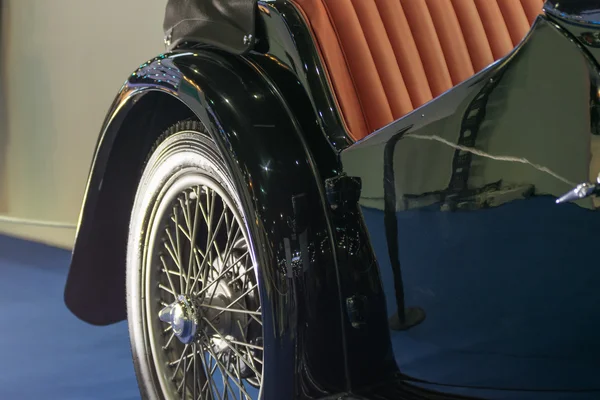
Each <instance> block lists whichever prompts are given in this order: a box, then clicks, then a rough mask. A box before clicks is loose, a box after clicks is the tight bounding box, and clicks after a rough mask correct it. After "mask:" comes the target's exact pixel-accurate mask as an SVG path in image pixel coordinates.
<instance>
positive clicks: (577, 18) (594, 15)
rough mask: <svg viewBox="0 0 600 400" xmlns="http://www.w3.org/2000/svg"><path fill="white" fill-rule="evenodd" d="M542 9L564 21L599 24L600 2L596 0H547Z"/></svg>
mask: <svg viewBox="0 0 600 400" xmlns="http://www.w3.org/2000/svg"><path fill="white" fill-rule="evenodd" d="M544 11H546V13H547V14H550V15H553V16H556V17H559V18H561V19H564V20H565V21H569V22H575V23H579V24H585V25H588V24H589V25H600V4H599V3H598V2H597V1H596V0H547V1H546V3H545V4H544Z"/></svg>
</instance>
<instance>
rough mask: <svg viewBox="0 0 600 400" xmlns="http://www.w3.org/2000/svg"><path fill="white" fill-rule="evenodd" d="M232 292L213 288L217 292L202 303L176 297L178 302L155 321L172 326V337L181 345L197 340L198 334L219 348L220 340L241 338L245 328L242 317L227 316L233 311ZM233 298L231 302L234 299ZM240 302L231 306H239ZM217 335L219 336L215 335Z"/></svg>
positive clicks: (160, 313) (220, 284) (219, 287)
mask: <svg viewBox="0 0 600 400" xmlns="http://www.w3.org/2000/svg"><path fill="white" fill-rule="evenodd" d="M232 295H233V296H235V297H237V296H238V295H239V293H237V292H233V294H232V292H231V289H230V288H229V287H227V285H225V284H224V283H222V282H220V283H218V284H217V285H216V290H215V291H214V292H213V293H212V295H211V296H207V297H204V298H202V299H191V298H189V297H188V296H184V295H178V296H177V301H175V302H173V303H171V304H169V305H167V306H165V307H164V308H163V309H161V310H160V312H159V313H158V318H159V319H160V320H161V321H163V322H166V323H168V324H169V325H171V328H172V329H173V333H175V336H176V337H177V339H179V341H180V342H181V343H184V344H189V343H191V342H193V341H194V340H196V339H197V338H198V336H199V333H200V331H201V330H202V331H204V332H205V333H206V334H207V335H208V336H209V337H211V336H212V337H213V342H214V343H215V344H217V347H218V348H220V347H223V349H224V346H219V345H218V344H219V343H220V342H221V341H222V340H221V337H222V338H232V339H239V338H241V337H242V336H243V331H242V330H240V328H241V327H244V326H246V323H247V320H246V318H245V316H244V315H243V314H242V315H233V316H232V313H230V312H227V310H228V309H230V308H231V307H232V304H231V303H232V302H231V300H232V298H231V297H232ZM235 297H234V298H235ZM239 304H240V303H239V301H238V302H237V303H236V304H234V305H233V306H234V307H236V306H239ZM215 331H216V332H218V334H217V333H216V332H215Z"/></svg>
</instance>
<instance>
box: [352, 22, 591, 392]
mask: <svg viewBox="0 0 600 400" xmlns="http://www.w3.org/2000/svg"><path fill="white" fill-rule="evenodd" d="M598 76H599V71H598V69H597V67H596V65H595V64H594V62H593V61H591V60H590V59H589V58H588V57H586V56H585V55H584V53H583V52H582V51H581V50H580V49H579V48H578V47H577V46H575V45H574V44H573V42H572V41H571V40H570V38H569V37H568V36H566V34H564V33H563V32H561V31H560V30H558V29H557V28H556V27H555V25H553V24H551V23H549V22H547V21H546V20H544V19H539V20H538V22H537V23H536V24H535V25H534V27H533V29H532V32H531V33H530V35H529V36H528V37H527V38H526V39H525V40H524V42H523V43H522V44H521V45H520V46H519V47H518V48H517V49H516V50H515V52H513V53H512V54H511V55H509V56H508V57H507V58H505V59H504V60H501V61H499V62H498V63H496V64H494V65H492V66H491V67H489V68H488V69H486V70H484V71H482V72H481V73H479V74H477V75H476V76H474V77H473V78H472V79H470V80H468V81H466V82H465V83H463V84H461V85H459V86H457V87H455V88H454V89H452V90H451V91H449V92H447V93H445V94H444V95H442V96H441V97H439V98H437V99H435V100H434V101H433V102H431V103H429V104H426V105H425V106H423V107H421V108H420V109H418V110H416V111H415V112H413V113H412V114H409V115H408V116H406V117H404V118H403V119H401V120H399V121H396V122H395V123H393V124H391V125H389V126H387V127H385V128H383V129H381V130H380V131H378V132H376V133H375V134H373V135H371V136H369V137H367V138H366V139H365V140H363V141H361V142H358V143H357V144H355V145H353V146H352V147H350V148H349V149H347V150H346V151H344V152H343V153H342V163H343V166H344V171H345V172H346V173H347V174H348V175H350V176H357V177H360V178H361V179H362V193H361V199H360V205H361V209H362V213H363V216H364V219H365V223H366V226H367V228H368V230H369V234H370V237H371V241H372V245H373V247H374V250H375V252H376V255H377V260H378V264H379V268H380V274H381V277H382V284H383V287H384V290H385V293H386V301H387V313H388V315H389V316H390V318H392V317H393V315H394V314H395V313H396V311H397V309H398V305H400V308H404V309H408V310H411V314H407V317H408V324H409V325H410V322H411V321H410V319H411V318H412V315H413V314H412V312H413V311H414V308H411V307H418V308H420V309H422V310H423V311H424V313H425V319H424V320H423V321H422V322H420V323H417V324H416V325H415V326H412V327H410V328H409V329H406V330H402V331H397V330H392V332H391V336H392V343H393V347H394V353H395V357H396V361H397V363H398V366H399V368H400V370H401V372H402V373H404V374H406V375H408V376H410V377H412V378H416V379H420V380H423V381H427V382H431V383H435V384H443V385H451V386H454V385H455V386H457V387H456V388H452V387H447V386H446V387H443V390H444V391H455V392H457V393H458V392H459V393H463V394H472V395H477V394H478V393H479V394H481V393H483V391H482V392H481V393H480V392H479V391H478V390H475V389H472V390H468V389H465V388H469V387H470V388H488V389H502V391H498V392H496V391H494V390H491V392H490V391H489V390H488V391H485V397H486V398H495V396H496V397H498V396H499V397H498V398H506V397H503V396H506V395H507V393H508V392H506V390H516V391H518V390H533V391H534V392H532V393H531V394H530V395H528V397H527V398H533V397H536V398H538V396H540V397H539V398H555V397H554V396H558V395H559V394H560V393H552V391H559V392H563V393H562V394H560V395H561V396H563V397H560V398H571V397H564V396H567V393H568V392H569V391H574V390H579V391H581V390H587V391H590V392H588V394H590V395H591V393H592V392H591V391H594V390H598V391H600V383H598V379H597V377H598V376H599V374H600V361H599V360H600V341H599V340H598V335H599V333H600V310H599V309H600V291H599V290H598V284H599V283H600V268H599V266H598V262H597V260H596V257H595V251H596V248H597V243H599V241H600V232H599V230H598V227H599V226H600V213H598V212H597V210H596V208H597V206H598V205H599V204H600V203H599V202H597V201H595V200H592V199H584V200H580V201H578V202H576V203H567V204H560V205H557V204H555V200H556V198H557V197H559V196H561V195H562V194H564V193H565V192H567V191H569V190H571V189H572V188H573V187H574V186H575V185H577V184H578V183H581V182H589V181H595V180H596V176H597V175H598V173H599V172H600V152H599V146H600V145H599V143H600V141H599V139H598V136H596V135H594V134H592V132H593V133H598V132H600V131H599V130H598V126H597V125H596V124H597V121H596V118H593V117H591V115H592V111H594V110H595V109H596V107H597V106H598V97H599V96H600V91H599V90H600V86H599V85H598ZM394 244H396V246H394ZM396 247H397V251H396ZM395 284H396V285H398V284H399V285H400V287H401V289H403V291H404V295H403V296H402V295H401V291H399V290H397V289H396V288H395ZM397 293H399V294H400V296H399V297H400V299H399V298H398V296H396V294H397ZM416 321H417V322H418V319H416ZM433 387H434V388H437V389H438V390H440V388H442V386H439V385H434V386H433ZM460 387H462V388H460ZM535 391H540V392H535ZM490 393H491V394H490ZM494 393H496V394H494ZM534 394H535V396H534ZM572 394H573V395H575V393H572ZM584 394H585V393H584ZM581 395H582V393H579V394H578V397H577V398H582V397H579V396H581ZM511 398H512V397H511ZM573 398H575V397H573Z"/></svg>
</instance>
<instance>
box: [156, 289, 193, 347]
mask: <svg viewBox="0 0 600 400" xmlns="http://www.w3.org/2000/svg"><path fill="white" fill-rule="evenodd" d="M158 318H160V320H161V321H162V322H166V323H168V324H171V329H173V332H174V333H175V336H177V339H179V341H180V342H181V343H184V344H188V343H191V342H193V341H194V340H195V339H196V331H197V330H198V316H197V314H196V308H195V307H194V306H193V304H192V302H191V301H190V300H189V299H187V298H186V297H185V296H183V295H179V296H177V301H176V302H174V303H171V304H169V305H168V306H166V307H165V308H163V309H162V310H160V312H159V313H158Z"/></svg>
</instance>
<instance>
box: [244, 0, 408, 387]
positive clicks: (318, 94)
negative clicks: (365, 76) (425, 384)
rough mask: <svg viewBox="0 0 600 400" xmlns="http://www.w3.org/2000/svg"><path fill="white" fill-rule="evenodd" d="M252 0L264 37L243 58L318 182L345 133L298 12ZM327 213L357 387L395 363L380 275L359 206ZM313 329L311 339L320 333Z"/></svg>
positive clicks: (389, 372) (332, 166)
mask: <svg viewBox="0 0 600 400" xmlns="http://www.w3.org/2000/svg"><path fill="white" fill-rule="evenodd" d="M259 6H260V10H261V16H262V21H263V23H262V26H263V31H264V32H265V36H266V37H267V42H266V47H265V48H264V51H265V53H253V54H251V55H250V56H249V58H250V59H251V60H252V61H253V62H254V63H256V65H258V66H259V67H260V68H261V69H262V70H263V71H264V73H265V74H266V75H268V76H269V77H270V78H271V79H272V81H273V82H274V84H275V85H276V86H277V88H278V89H279V91H280V92H281V95H282V97H283V98H284V99H285V100H286V102H287V103H288V104H289V105H290V108H291V109H292V110H293V113H294V115H295V116H296V117H297V119H298V122H299V124H300V125H301V128H302V132H303V135H304V137H305V138H306V142H307V144H308V146H309V148H310V151H311V153H312V154H313V156H314V159H315V167H316V168H317V169H318V170H319V174H320V177H321V184H322V185H323V184H324V183H325V181H326V180H327V179H332V178H335V177H336V176H338V175H339V173H340V168H341V167H340V163H339V158H338V151H339V150H341V149H343V148H346V147H348V146H349V145H350V143H351V139H350V138H349V137H348V136H347V134H346V133H345V130H344V126H343V125H342V123H341V119H340V117H339V115H338V112H337V106H336V104H335V101H334V100H333V97H332V95H331V92H330V91H329V89H328V81H327V77H326V76H325V72H324V69H323V67H322V65H321V62H320V59H319V55H318V53H317V51H316V48H315V44H314V43H313V41H312V37H311V35H310V33H309V32H308V30H307V29H306V25H305V23H304V21H303V20H302V19H301V16H300V14H299V13H298V12H297V10H296V9H295V8H294V7H293V6H292V5H291V4H290V3H289V2H287V1H279V2H272V3H264V2H260V3H259ZM330 218H331V222H332V226H333V237H334V239H335V240H334V241H335V246H336V254H337V257H338V264H337V267H338V270H339V275H340V287H341V299H340V300H341V302H342V303H343V306H342V308H343V313H344V314H343V318H344V329H345V332H346V345H347V349H348V364H347V368H348V374H349V378H350V384H351V386H352V387H353V388H358V387H363V386H365V385H371V384H373V383H374V382H378V381H381V380H382V379H386V378H387V377H391V376H393V374H395V373H396V372H397V368H396V365H395V363H394V361H393V355H392V351H391V350H392V349H391V342H390V339H389V332H388V329H387V318H386V315H385V312H384V304H385V298H384V296H383V291H382V287H381V278H380V276H379V271H378V268H377V263H376V260H375V255H374V252H373V249H372V247H371V245H370V242H369V238H368V235H367V231H366V227H365V226H364V224H363V222H362V218H361V215H360V212H359V210H358V209H357V208H356V205H354V206H353V207H348V208H339V209H336V210H335V211H334V212H332V213H331V216H330ZM358 304H360V305H361V306H360V307H359V308H358V309H355V310H356V311H357V312H358V311H360V314H361V318H364V319H365V321H364V324H360V326H359V327H356V326H355V325H356V324H353V321H352V320H351V318H350V316H351V314H350V310H351V309H353V308H354V307H356V305H358ZM353 315H355V316H356V315H357V313H354V314H353ZM319 336H321V337H322V333H321V334H319ZM319 336H317V337H315V338H314V340H322V339H320V337H319ZM365 365H368V366H369V368H365Z"/></svg>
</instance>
